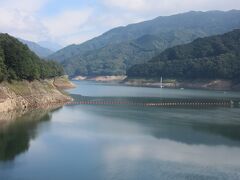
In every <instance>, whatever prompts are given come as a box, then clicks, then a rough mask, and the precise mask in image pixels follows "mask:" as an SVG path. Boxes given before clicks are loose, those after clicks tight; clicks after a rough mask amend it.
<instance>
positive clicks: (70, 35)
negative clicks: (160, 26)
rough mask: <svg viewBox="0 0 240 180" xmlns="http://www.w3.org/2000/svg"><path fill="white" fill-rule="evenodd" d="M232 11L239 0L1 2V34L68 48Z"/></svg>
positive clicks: (236, 7)
mask: <svg viewBox="0 0 240 180" xmlns="http://www.w3.org/2000/svg"><path fill="white" fill-rule="evenodd" d="M231 9H240V0H0V32H4V33H9V34H11V35H13V36H16V37H20V38H23V39H26V40H31V41H35V42H38V41H46V40H48V41H52V42H57V43H59V44H61V45H63V46H65V45H69V44H73V43H76V44H78V43H81V42H84V41H86V40H88V39H91V38H93V37H95V36H98V35H100V34H102V33H104V32H105V31H107V30H109V29H111V28H114V27H116V26H123V25H127V24H130V23H136V22H140V21H144V20H148V19H152V18H154V17H157V16H166V15H171V14H177V13H181V12H187V11H191V10H200V11H207V10H231Z"/></svg>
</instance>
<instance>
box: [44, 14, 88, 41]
mask: <svg viewBox="0 0 240 180" xmlns="http://www.w3.org/2000/svg"><path fill="white" fill-rule="evenodd" d="M91 14H92V10H91V9H84V10H79V11H65V12H62V13H61V14H58V15H56V16H53V17H48V18H46V19H44V20H43V24H44V25H45V26H46V28H47V29H48V32H49V35H50V36H51V37H52V38H53V39H64V38H65V37H69V36H71V35H72V36H76V34H78V33H80V32H81V31H82V28H83V27H84V25H85V24H86V23H87V21H88V19H89V18H90V16H91Z"/></svg>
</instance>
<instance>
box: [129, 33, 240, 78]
mask: <svg viewBox="0 0 240 180" xmlns="http://www.w3.org/2000/svg"><path fill="white" fill-rule="evenodd" d="M127 75H128V77H134V78H136V77H137V78H139V77H141V78H158V77H160V76H163V77H165V78H176V79H195V78H201V79H216V78H221V79H231V80H238V81H240V29H237V30H234V31H231V32H229V33H226V34H223V35H217V36H211V37H206V38H199V39H197V40H195V41H193V42H192V43H189V44H186V45H180V46H176V47H173V48H169V49H167V50H165V51H164V52H162V53H161V54H160V55H158V56H156V57H154V58H153V59H152V60H150V61H149V62H148V63H144V64H138V65H134V66H133V67H131V68H130V69H129V70H128V72H127Z"/></svg>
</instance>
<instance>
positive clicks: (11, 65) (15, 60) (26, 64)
mask: <svg viewBox="0 0 240 180" xmlns="http://www.w3.org/2000/svg"><path fill="white" fill-rule="evenodd" d="M63 74H64V71H63V68H62V67H61V66H60V65H59V64H58V63H56V62H53V61H45V60H43V59H40V58H39V57H38V56H37V55H36V54H34V53H33V52H32V51H30V50H29V48H28V47H27V45H24V44H22V43H21V42H20V41H18V40H17V39H16V38H14V37H11V36H10V35H8V34H0V82H1V81H4V80H8V81H10V80H22V79H25V80H29V81H31V80H34V79H45V78H52V77H55V76H60V75H63Z"/></svg>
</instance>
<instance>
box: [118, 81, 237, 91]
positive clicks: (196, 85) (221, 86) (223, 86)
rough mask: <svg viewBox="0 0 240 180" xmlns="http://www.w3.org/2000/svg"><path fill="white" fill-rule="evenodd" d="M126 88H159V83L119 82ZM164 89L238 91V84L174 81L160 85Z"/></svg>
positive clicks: (229, 82) (231, 82) (230, 82)
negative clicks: (126, 86)
mask: <svg viewBox="0 0 240 180" xmlns="http://www.w3.org/2000/svg"><path fill="white" fill-rule="evenodd" d="M121 83H122V84H124V85H128V86H144V87H160V82H159V81H156V80H153V79H125V80H124V81H123V82H121ZM162 85H163V87H165V88H172V89H181V88H185V89H203V90H219V91H231V90H233V91H239V90H240V83H235V82H233V81H230V80H222V79H215V80H199V79H198V80H191V81H190V80H189V81H176V80H166V81H163V83H162Z"/></svg>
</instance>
